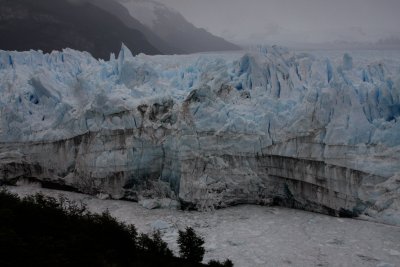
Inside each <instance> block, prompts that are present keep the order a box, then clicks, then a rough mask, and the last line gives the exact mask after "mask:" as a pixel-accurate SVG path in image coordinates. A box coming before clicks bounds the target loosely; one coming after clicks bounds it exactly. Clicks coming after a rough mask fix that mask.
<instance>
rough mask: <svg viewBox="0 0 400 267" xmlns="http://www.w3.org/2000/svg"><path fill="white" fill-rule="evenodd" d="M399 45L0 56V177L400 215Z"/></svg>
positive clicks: (189, 201)
mask: <svg viewBox="0 0 400 267" xmlns="http://www.w3.org/2000/svg"><path fill="white" fill-rule="evenodd" d="M399 62H400V53H399V54H398V55H397V54H396V57H392V58H384V57H382V58H378V60H377V59H376V56H371V55H370V54H368V53H365V54H363V55H362V57H358V58H353V57H352V55H351V54H345V53H342V54H341V55H340V56H334V57H332V56H321V55H318V54H315V55H312V54H305V53H294V52H291V51H288V50H286V49H284V48H280V47H262V48H260V49H259V50H257V51H250V52H247V53H232V54H197V55H188V56H146V55H138V56H136V57H133V56H132V53H131V52H130V51H129V50H128V49H127V48H126V47H124V46H123V47H122V49H121V52H120V53H119V55H118V56H117V57H116V56H114V55H111V57H110V60H109V61H96V60H95V59H93V58H92V57H91V56H90V55H88V54H85V53H81V52H77V51H73V50H68V49H67V50H64V51H63V52H53V53H51V54H43V53H41V52H37V51H30V52H23V53H18V52H7V51H1V52H0V77H1V79H0V95H1V97H0V179H1V180H2V181H3V182H5V183H15V182H16V181H18V180H20V179H22V178H24V179H31V180H39V181H41V182H42V183H43V184H45V185H52V186H54V185H57V186H59V187H63V188H66V189H69V190H78V191H82V192H86V193H91V194H97V193H105V194H110V195H111V196H112V197H114V198H126V199H132V200H139V199H141V198H156V197H165V196H167V197H170V198H176V199H179V200H180V201H181V203H182V204H183V205H184V206H187V207H194V208H198V209H210V208H217V207H225V206H228V205H233V204H240V203H258V204H272V203H275V204H282V205H286V206H291V207H297V208H303V209H307V210H312V211H318V212H323V213H329V214H333V215H342V216H356V215H368V216H372V217H374V218H378V219H379V220H381V221H385V222H388V223H394V224H398V223H400V215H399V214H400V212H399V210H400V209H399V205H400V203H399V194H400V193H399V190H400V189H399V188H400V181H399V179H400V178H399V173H400V156H399V155H400V154H399V152H400V123H399V116H400V73H399V72H400V68H399Z"/></svg>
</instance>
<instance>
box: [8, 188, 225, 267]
mask: <svg viewBox="0 0 400 267" xmlns="http://www.w3.org/2000/svg"><path fill="white" fill-rule="evenodd" d="M178 243H179V245H180V254H181V255H180V256H181V257H177V256H174V255H173V253H172V251H171V250H170V249H169V248H168V246H167V244H166V243H165V242H164V241H163V240H162V238H161V235H160V233H159V232H155V233H153V234H151V235H146V234H138V232H137V231H136V228H135V226H133V225H126V224H124V223H121V222H118V221H117V220H116V219H115V218H113V217H112V216H111V215H110V214H109V213H108V212H105V213H102V214H93V213H91V212H89V211H88V210H87V209H86V207H85V206H84V205H82V204H79V203H76V202H73V201H69V200H68V199H66V198H62V197H60V198H59V199H55V198H52V197H47V196H44V195H42V194H36V195H34V196H29V197H25V198H19V197H18V196H17V195H14V194H11V193H9V192H7V191H5V190H2V191H0V266H2V267H6V266H52V267H53V266H61V267H62V266H88V267H90V266H93V267H94V266H96V267H99V266H100V267H101V266H107V267H108V266H110V267H111V266H113V267H119V266H124V267H125V266H127V267H128V266H140V267H141V266H143V267H147V266H149V267H150V266H154V267H155V266H157V267H160V266H166V267H169V266H171V267H175V266H194V267H196V266H212V267H213V266H214V267H218V266H222V267H224V266H225V267H230V266H233V264H232V262H231V261H230V260H226V261H225V262H223V263H221V262H219V261H214V260H213V261H210V262H209V263H208V264H203V263H201V261H202V259H203V255H204V247H203V245H204V240H203V239H202V238H201V237H199V236H197V235H196V233H195V232H194V231H193V229H192V228H187V229H186V230H185V231H179V239H178Z"/></svg>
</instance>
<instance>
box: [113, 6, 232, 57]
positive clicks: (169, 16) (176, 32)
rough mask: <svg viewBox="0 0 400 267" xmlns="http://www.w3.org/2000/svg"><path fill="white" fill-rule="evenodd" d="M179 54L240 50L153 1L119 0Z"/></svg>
mask: <svg viewBox="0 0 400 267" xmlns="http://www.w3.org/2000/svg"><path fill="white" fill-rule="evenodd" d="M117 1H119V2H120V3H122V4H123V5H124V6H125V7H126V8H127V9H128V10H129V12H130V14H131V15H132V16H133V17H135V18H136V19H138V20H139V21H140V22H141V23H143V24H144V25H146V26H147V27H149V28H150V29H151V30H152V31H153V32H154V33H155V34H157V35H158V36H159V37H161V38H162V39H163V40H164V41H165V42H166V43H168V44H169V45H170V47H174V48H176V49H177V50H176V51H177V52H184V53H195V52H205V51H224V50H238V49H240V48H239V47H238V46H237V45H234V44H232V43H230V42H227V41H225V40H224V39H222V38H220V37H217V36H215V35H212V34H210V33H209V32H208V31H206V30H205V29H202V28H197V27H196V26H194V25H193V24H192V23H190V22H188V21H187V20H186V19H185V18H184V17H183V16H182V15H181V14H180V13H179V12H177V11H175V10H174V9H171V8H169V7H167V6H166V5H164V4H162V3H160V2H161V1H160V2H156V1H153V0H117Z"/></svg>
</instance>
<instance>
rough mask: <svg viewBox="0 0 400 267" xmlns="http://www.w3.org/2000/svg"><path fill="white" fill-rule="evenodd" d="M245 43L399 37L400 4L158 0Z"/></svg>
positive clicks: (383, 0) (380, 0)
mask: <svg viewBox="0 0 400 267" xmlns="http://www.w3.org/2000/svg"><path fill="white" fill-rule="evenodd" d="M157 1H159V2H161V3H164V4H166V5H168V6H171V7H173V8H174V9H176V10H177V11H179V12H180V13H181V14H182V15H184V16H185V17H186V18H187V19H188V20H189V21H190V22H192V23H193V24H195V25H196V26H198V27H202V28H205V29H207V30H208V31H210V32H212V33H214V34H216V35H219V36H222V37H224V38H226V39H228V40H230V41H234V42H237V43H240V44H247V43H263V42H280V43H283V44H288V43H293V42H297V43H320V42H332V41H336V40H347V41H363V42H375V41H376V40H378V39H380V38H386V37H388V36H400V0H157Z"/></svg>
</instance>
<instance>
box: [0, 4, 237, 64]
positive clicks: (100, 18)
mask: <svg viewBox="0 0 400 267" xmlns="http://www.w3.org/2000/svg"><path fill="white" fill-rule="evenodd" d="M145 2H146V3H147V4H150V5H153V4H156V7H155V8H154V9H150V10H148V11H147V13H146V14H147V15H148V16H149V17H151V18H153V19H155V21H156V23H155V24H154V25H157V27H153V26H154V25H144V24H143V23H141V22H140V21H139V20H137V19H135V17H132V16H131V15H130V14H129V12H128V10H127V9H126V8H125V7H124V6H123V5H121V4H120V3H118V2H116V1H114V0H36V1H32V0H0V49H3V50H18V51H23V50H30V49H34V50H43V51H44V52H51V51H52V50H61V49H63V48H67V47H68V48H73V49H77V50H81V51H88V52H90V53H91V54H92V55H93V56H94V57H96V58H102V59H108V58H109V56H110V53H111V52H113V53H117V52H118V51H119V50H120V47H121V43H125V45H126V46H127V47H129V49H130V50H132V51H133V53H134V54H138V53H145V54H182V53H193V52H203V51H217V50H233V49H238V48H239V47H237V46H235V45H233V44H231V43H229V42H227V41H225V40H224V39H222V38H219V37H216V36H213V35H212V34H210V33H208V32H206V31H205V30H202V29H198V28H196V27H195V26H193V25H192V24H190V23H189V22H188V21H186V20H185V19H184V18H183V17H182V16H181V15H180V14H179V13H177V12H174V11H172V10H170V9H169V8H167V7H166V6H164V5H162V4H158V3H155V2H153V1H145ZM124 4H125V5H128V7H129V8H130V10H132V9H136V10H142V9H141V7H142V6H143V1H134V2H129V3H125V2H124ZM151 12H153V13H151ZM133 14H135V13H133ZM140 19H142V20H143V16H141V17H140ZM160 25H163V27H164V28H161V26H160ZM178 25H180V26H179V27H178Z"/></svg>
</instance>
